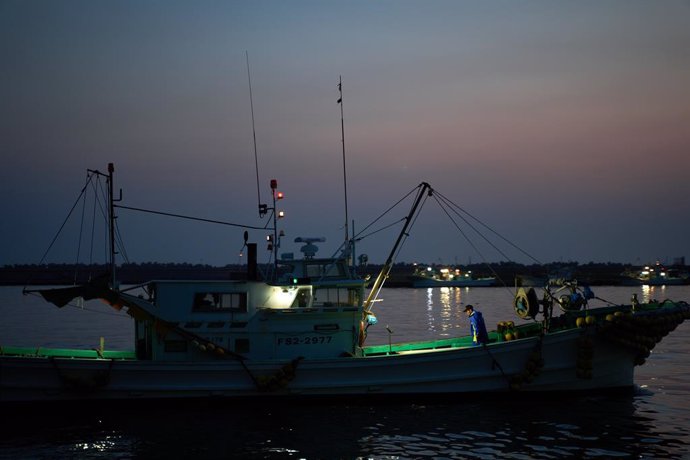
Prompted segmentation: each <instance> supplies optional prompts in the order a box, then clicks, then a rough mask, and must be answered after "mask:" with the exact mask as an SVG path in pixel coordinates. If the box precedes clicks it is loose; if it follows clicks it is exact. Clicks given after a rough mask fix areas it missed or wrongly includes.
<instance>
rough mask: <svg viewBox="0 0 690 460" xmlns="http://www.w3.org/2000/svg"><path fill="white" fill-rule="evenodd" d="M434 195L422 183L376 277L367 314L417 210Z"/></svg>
mask: <svg viewBox="0 0 690 460" xmlns="http://www.w3.org/2000/svg"><path fill="white" fill-rule="evenodd" d="M432 193H433V189H432V188H431V186H430V185H429V184H427V183H426V182H422V183H421V184H420V189H419V192H418V193H417V197H416V198H415V201H414V203H413V204H412V208H411V209H410V212H409V214H408V215H407V217H406V218H405V225H403V228H402V230H400V234H399V235H398V239H397V240H396V241H395V244H394V245H393V249H391V252H390V254H389V255H388V259H386V263H385V264H384V265H383V267H382V268H381V271H380V272H379V276H377V277H376V281H374V285H373V286H372V287H371V291H369V296H368V297H367V300H366V301H365V302H364V313H365V314H366V312H367V311H369V309H370V308H371V304H372V303H373V302H374V299H375V298H376V297H377V296H378V295H379V291H381V288H382V287H383V282H384V281H385V280H386V278H388V274H389V273H390V271H391V268H392V267H393V261H394V259H395V255H396V254H397V252H398V249H399V248H400V243H402V241H403V239H404V238H405V237H407V229H408V228H409V227H410V224H412V221H413V220H414V216H415V214H416V212H417V209H418V208H419V205H420V204H421V202H422V199H423V198H424V195H425V194H428V195H429V196H431V194H432Z"/></svg>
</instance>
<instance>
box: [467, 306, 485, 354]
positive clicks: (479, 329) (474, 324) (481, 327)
mask: <svg viewBox="0 0 690 460" xmlns="http://www.w3.org/2000/svg"><path fill="white" fill-rule="evenodd" d="M465 313H467V317H468V318H469V319H470V334H471V335H472V343H473V344H474V345H481V344H484V343H489V334H488V333H487V332H486V324H484V317H483V316H482V314H481V312H479V311H474V307H473V306H472V305H467V306H466V307H465Z"/></svg>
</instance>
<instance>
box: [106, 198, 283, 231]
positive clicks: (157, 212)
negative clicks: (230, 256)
mask: <svg viewBox="0 0 690 460" xmlns="http://www.w3.org/2000/svg"><path fill="white" fill-rule="evenodd" d="M115 207H116V208H120V209H128V210H130V211H139V212H145V213H149V214H158V215H159V216H168V217H177V218H180V219H188V220H195V221H199V222H207V223H210V224H219V225H228V226H230V227H240V228H248V229H252V230H266V229H268V230H273V228H269V227H268V226H264V227H256V226H254V225H243V224H234V223H232V222H224V221H221V220H212V219H203V218H201V217H191V216H184V215H182V214H173V213H170V212H162V211H152V210H150V209H142V208H135V207H132V206H123V205H121V204H116V205H115Z"/></svg>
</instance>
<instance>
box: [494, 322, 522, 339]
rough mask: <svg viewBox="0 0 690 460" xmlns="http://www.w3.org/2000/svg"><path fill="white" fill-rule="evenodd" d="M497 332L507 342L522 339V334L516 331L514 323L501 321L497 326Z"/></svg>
mask: <svg viewBox="0 0 690 460" xmlns="http://www.w3.org/2000/svg"><path fill="white" fill-rule="evenodd" d="M496 331H497V332H498V333H499V334H501V335H502V336H503V339H504V340H505V341H506V342H510V341H511V340H516V339H519V338H520V332H519V331H518V330H517V329H515V323H514V322H513V321H500V322H499V323H498V324H497V326H496Z"/></svg>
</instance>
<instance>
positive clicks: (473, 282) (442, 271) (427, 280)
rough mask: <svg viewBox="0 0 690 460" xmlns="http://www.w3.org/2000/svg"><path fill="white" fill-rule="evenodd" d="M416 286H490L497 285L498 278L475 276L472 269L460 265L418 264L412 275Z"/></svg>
mask: <svg viewBox="0 0 690 460" xmlns="http://www.w3.org/2000/svg"><path fill="white" fill-rule="evenodd" d="M410 278H411V283H412V287H414V288H435V287H482V286H483V287H488V286H495V285H496V278H494V277H492V276H481V277H475V276H474V274H473V273H472V270H463V269H461V268H458V267H440V268H439V267H434V266H430V265H418V266H417V267H415V270H414V273H413V274H412V275H411V277H410Z"/></svg>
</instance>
